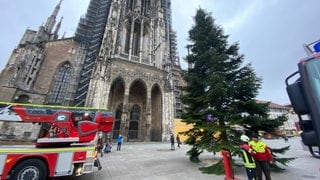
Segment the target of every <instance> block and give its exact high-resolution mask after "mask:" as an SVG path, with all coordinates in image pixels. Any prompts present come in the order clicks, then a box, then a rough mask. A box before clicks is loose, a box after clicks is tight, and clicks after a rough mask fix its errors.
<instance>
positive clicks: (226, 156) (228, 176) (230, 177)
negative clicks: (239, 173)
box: [221, 150, 239, 180]
mask: <svg viewBox="0 0 320 180" xmlns="http://www.w3.org/2000/svg"><path fill="white" fill-rule="evenodd" d="M221 154H222V157H223V166H224V172H225V177H224V179H225V180H239V179H238V178H235V177H234V174H233V171H232V165H231V155H230V151H228V150H221Z"/></svg>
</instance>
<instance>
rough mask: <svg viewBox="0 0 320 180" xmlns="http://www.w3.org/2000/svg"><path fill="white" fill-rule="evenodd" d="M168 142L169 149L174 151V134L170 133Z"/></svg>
mask: <svg viewBox="0 0 320 180" xmlns="http://www.w3.org/2000/svg"><path fill="white" fill-rule="evenodd" d="M170 142H171V150H172V151H174V135H173V134H171V135H170Z"/></svg>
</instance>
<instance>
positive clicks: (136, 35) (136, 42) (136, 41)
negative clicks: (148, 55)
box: [132, 23, 141, 56]
mask: <svg viewBox="0 0 320 180" xmlns="http://www.w3.org/2000/svg"><path fill="white" fill-rule="evenodd" d="M140 30H141V28H140V24H138V23H135V24H134V32H133V41H132V54H133V55H135V56H139V50H140Z"/></svg>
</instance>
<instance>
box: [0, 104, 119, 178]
mask: <svg viewBox="0 0 320 180" xmlns="http://www.w3.org/2000/svg"><path fill="white" fill-rule="evenodd" d="M0 105H1V106H2V108H1V109H0V121H9V122H21V123H41V124H42V126H41V129H40V132H39V137H38V138H37V139H36V142H35V144H34V145H16V144H15V145H1V146H0V179H10V180H23V179H39V180H45V179H48V177H59V176H70V175H81V174H85V173H92V172H94V171H95V170H100V169H101V165H100V162H99V159H98V158H97V152H96V148H95V143H94V139H95V137H96V136H97V134H98V133H99V132H104V133H108V132H110V131H111V130H112V128H113V124H114V116H113V113H111V112H109V111H107V110H105V109H94V108H79V107H75V108H73V107H63V106H45V105H27V104H13V103H0Z"/></svg>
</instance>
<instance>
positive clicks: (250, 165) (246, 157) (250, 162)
mask: <svg viewBox="0 0 320 180" xmlns="http://www.w3.org/2000/svg"><path fill="white" fill-rule="evenodd" d="M240 140H241V145H240V149H241V154H242V158H243V164H244V167H245V168H246V172H247V176H248V180H256V178H257V174H256V163H255V160H254V158H253V155H255V153H256V152H255V151H254V150H253V149H252V148H251V147H250V146H249V144H248V142H249V140H250V138H249V137H248V136H246V135H244V134H243V135H241V137H240Z"/></svg>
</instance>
